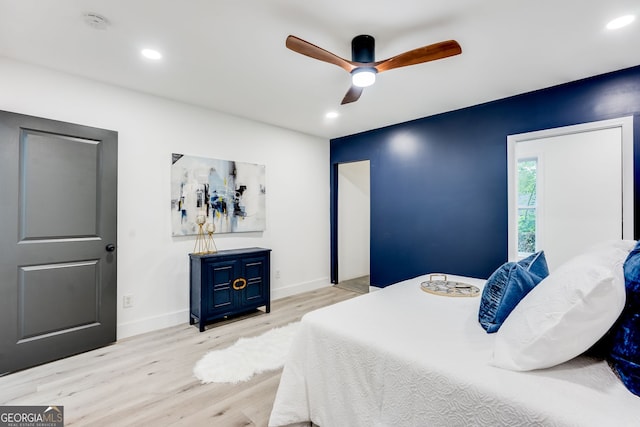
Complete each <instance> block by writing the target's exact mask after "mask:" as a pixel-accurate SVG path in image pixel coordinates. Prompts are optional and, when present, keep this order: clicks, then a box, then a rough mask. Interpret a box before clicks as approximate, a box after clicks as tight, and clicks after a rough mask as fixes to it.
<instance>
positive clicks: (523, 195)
mask: <svg viewBox="0 0 640 427" xmlns="http://www.w3.org/2000/svg"><path fill="white" fill-rule="evenodd" d="M517 179H518V256H519V257H525V256H527V255H530V254H532V253H534V252H535V251H536V234H537V233H536V232H537V226H536V225H537V218H538V214H537V199H538V198H537V182H538V159H537V158H528V159H518V178H517Z"/></svg>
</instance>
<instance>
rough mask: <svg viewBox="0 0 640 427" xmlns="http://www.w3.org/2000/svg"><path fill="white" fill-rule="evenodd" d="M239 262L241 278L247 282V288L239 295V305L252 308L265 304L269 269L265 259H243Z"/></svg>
mask: <svg viewBox="0 0 640 427" xmlns="http://www.w3.org/2000/svg"><path fill="white" fill-rule="evenodd" d="M241 262H242V276H243V277H244V278H245V279H246V281H247V286H246V287H245V289H244V290H243V292H242V293H241V298H242V301H241V304H242V305H252V306H260V305H263V304H266V303H267V301H268V299H269V293H268V292H269V290H268V288H267V286H266V284H267V282H268V280H267V274H269V269H268V264H267V261H266V257H264V256H260V257H254V258H244V259H242V260H241Z"/></svg>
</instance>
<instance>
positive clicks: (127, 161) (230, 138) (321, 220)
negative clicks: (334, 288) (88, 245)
mask: <svg viewBox="0 0 640 427" xmlns="http://www.w3.org/2000/svg"><path fill="white" fill-rule="evenodd" d="M0 75H1V76H2V78H0V109H2V110H6V111H12V112H16V113H22V114H29V115H34V116H39V117H45V118H50V119H55V120H61V121H66V122H73V123H79V124H82V125H87V126H94V127H99V128H106V129H111V130H115V131H117V132H118V140H119V144H118V150H119V152H118V163H119V164H118V175H119V176H118V249H117V254H118V338H119V339H120V338H124V337H127V336H131V335H135V334H139V333H143V332H147V331H150V330H153V329H158V328H162V327H166V326H171V325H175V324H179V323H182V322H185V323H186V322H188V318H189V317H188V306H189V264H188V253H189V252H192V251H193V247H194V242H195V237H180V238H174V237H171V219H170V218H171V217H170V208H171V204H170V165H171V153H172V152H179V153H184V154H189V155H194V156H202V157H211V158H219V159H228V160H236V161H242V162H249V163H259V164H264V165H266V187H267V230H266V231H265V232H263V233H243V234H227V235H221V234H219V235H215V236H214V237H215V242H216V246H217V248H218V250H223V249H234V248H242V247H252V246H259V247H267V248H271V249H272V250H273V251H272V254H271V256H272V258H271V290H272V299H277V298H281V297H284V296H288V295H292V294H295V293H299V292H302V291H305V290H311V289H316V288H319V287H323V286H330V279H329V167H328V165H329V143H328V141H327V140H325V139H322V138H317V137H313V136H309V135H305V134H301V133H298V132H294V131H290V130H286V129H282V128H278V127H273V126H269V125H265V124H261V123H257V122H254V121H250V120H246V119H241V118H238V117H234V116H230V115H226V114H222V113H219V112H215V111H211V110H206V109H203V108H198V107H194V106H189V105H186V104H182V103H178V102H174V101H170V100H166V99H162V98H158V97H153V96H149V95H145V94H142V93H138V92H134V91H130V90H126V89H122V88H118V87H115V86H110V85H106V84H102V83H98V82H95V81H90V80H85V79H81V78H78V77H75V76H71V75H68V74H63V73H58V72H55V71H51V70H47V69H44V68H39V67H34V66H30V65H27V64H22V63H19V62H14V61H10V60H7V59H3V58H0ZM265 108H269V106H265ZM276 271H279V272H280V278H279V279H276V277H275V276H276V275H275V272H276ZM125 294H128V295H132V296H133V307H131V308H127V309H123V308H122V303H121V302H122V296H123V295H125Z"/></svg>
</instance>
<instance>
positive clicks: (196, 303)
mask: <svg viewBox="0 0 640 427" xmlns="http://www.w3.org/2000/svg"><path fill="white" fill-rule="evenodd" d="M270 254H271V249H264V248H248V249H234V250H227V251H219V252H216V253H214V254H206V255H201V254H189V258H190V272H189V275H190V282H191V290H190V298H189V299H190V307H191V308H190V316H189V324H190V325H193V324H194V323H197V324H198V326H199V328H200V332H202V331H204V326H205V325H206V324H207V323H209V322H212V321H214V320H217V319H221V318H224V317H227V316H233V315H236V314H240V313H243V312H247V311H251V310H255V309H257V308H258V307H261V306H265V308H266V312H267V313H269V312H270V311H271V296H270V293H271V292H270V291H271V289H270V283H269V277H270Z"/></svg>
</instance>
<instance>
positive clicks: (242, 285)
mask: <svg viewBox="0 0 640 427" xmlns="http://www.w3.org/2000/svg"><path fill="white" fill-rule="evenodd" d="M238 283H240V286H238ZM231 286H232V287H233V289H235V290H236V291H239V290H240V289H244V288H246V287H247V279H243V278H242V277H240V278H238V279H236V280H234V281H233V284H232V285H231Z"/></svg>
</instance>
